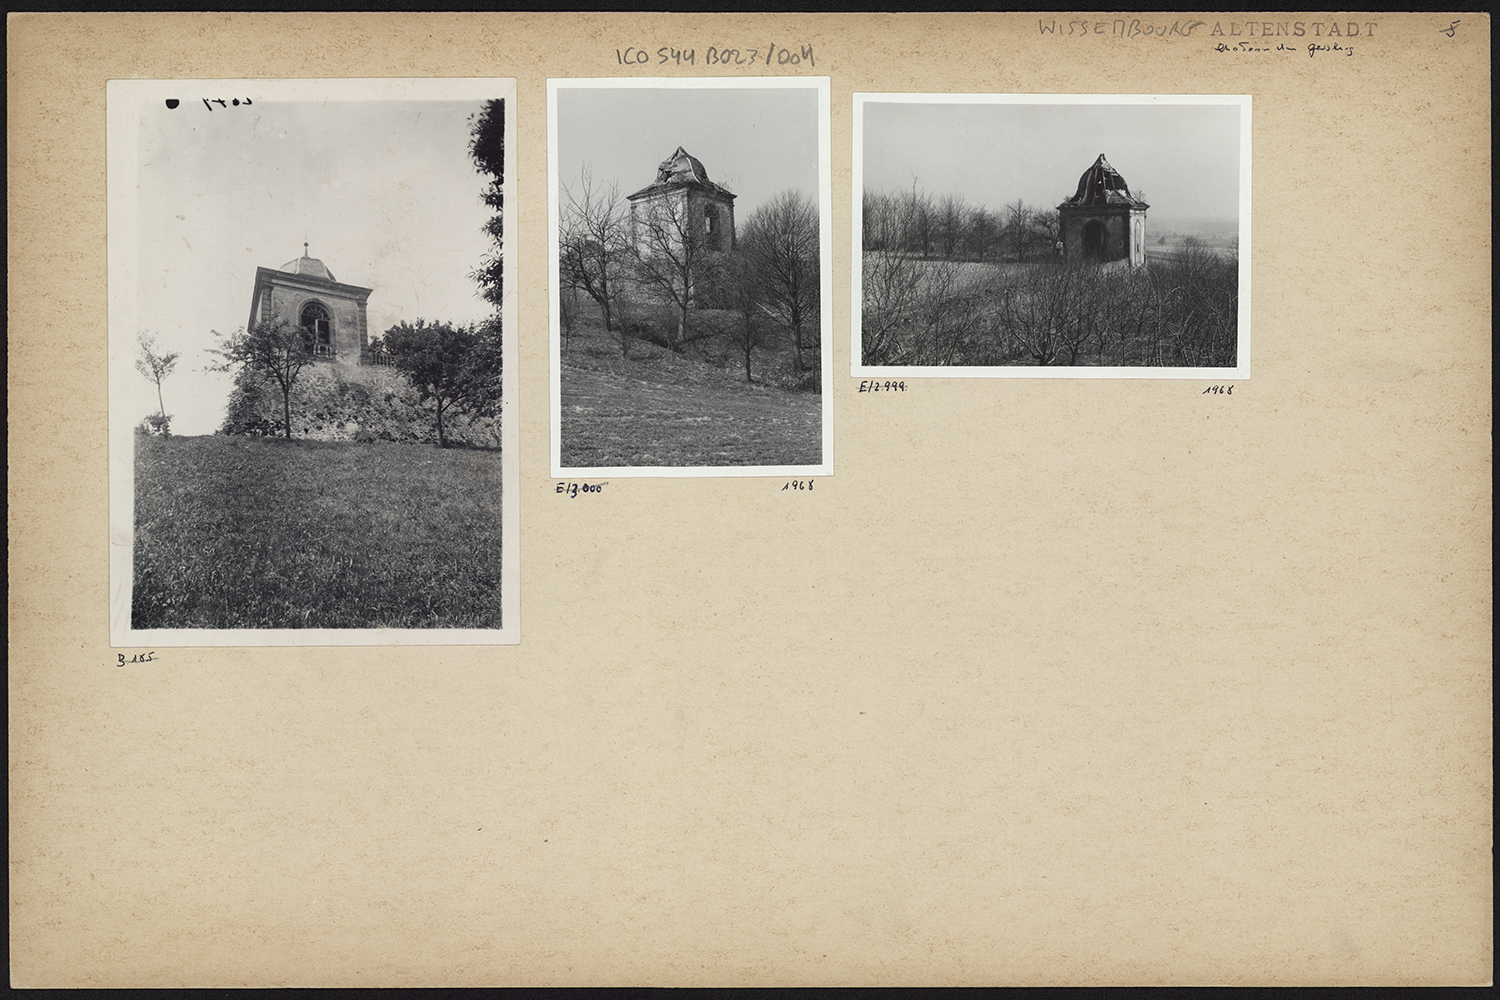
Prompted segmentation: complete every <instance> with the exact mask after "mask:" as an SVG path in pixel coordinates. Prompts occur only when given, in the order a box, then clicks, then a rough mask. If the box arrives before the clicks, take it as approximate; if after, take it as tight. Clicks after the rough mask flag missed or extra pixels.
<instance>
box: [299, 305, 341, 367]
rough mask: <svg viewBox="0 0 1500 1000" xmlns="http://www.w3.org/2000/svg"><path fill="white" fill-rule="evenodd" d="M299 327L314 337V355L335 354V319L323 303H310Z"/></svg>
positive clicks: (303, 311)
mask: <svg viewBox="0 0 1500 1000" xmlns="http://www.w3.org/2000/svg"><path fill="white" fill-rule="evenodd" d="M297 325H298V326H300V327H302V329H304V330H306V331H307V332H308V333H309V334H310V335H311V336H312V348H313V353H314V354H332V353H333V317H332V316H330V315H329V314H328V310H327V309H326V308H324V307H323V304H322V303H320V302H309V303H308V304H307V305H305V306H303V307H302V315H301V317H300V318H299V319H298V321H297Z"/></svg>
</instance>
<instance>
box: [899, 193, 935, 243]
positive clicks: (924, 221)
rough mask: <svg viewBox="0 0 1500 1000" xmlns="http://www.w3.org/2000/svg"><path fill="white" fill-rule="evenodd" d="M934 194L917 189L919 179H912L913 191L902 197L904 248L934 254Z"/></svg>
mask: <svg viewBox="0 0 1500 1000" xmlns="http://www.w3.org/2000/svg"><path fill="white" fill-rule="evenodd" d="M933 211H934V210H933V205H932V196H931V195H929V194H927V193H926V192H923V191H919V190H917V179H916V178H915V177H913V178H912V179H911V191H910V192H909V193H908V194H906V195H905V196H904V197H903V198H902V203H901V229H902V236H903V240H902V242H903V249H906V250H912V251H915V252H917V253H920V254H921V255H922V256H923V257H924V258H926V257H931V256H932V238H933V222H932V216H933Z"/></svg>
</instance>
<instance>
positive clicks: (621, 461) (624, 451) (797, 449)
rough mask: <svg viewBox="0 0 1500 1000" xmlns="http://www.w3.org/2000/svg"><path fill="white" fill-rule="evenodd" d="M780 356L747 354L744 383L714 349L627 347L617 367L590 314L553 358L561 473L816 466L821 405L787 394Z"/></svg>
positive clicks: (806, 380)
mask: <svg viewBox="0 0 1500 1000" xmlns="http://www.w3.org/2000/svg"><path fill="white" fill-rule="evenodd" d="M814 336H815V334H814ZM788 357H789V349H788V348H787V347H786V345H785V343H784V342H783V341H782V339H776V338H773V339H772V340H771V342H770V343H769V344H768V345H767V346H766V347H764V348H756V349H755V351H754V353H753V356H752V364H751V372H752V375H754V376H755V378H756V379H757V381H755V382H753V383H752V382H748V381H747V380H746V378H745V370H744V367H743V361H742V360H741V359H739V358H737V357H736V355H735V353H734V352H733V350H731V349H730V348H729V347H728V346H727V345H726V344H725V343H724V342H723V341H722V340H713V341H709V342H699V343H696V344H693V345H689V347H688V348H686V349H685V350H684V352H683V353H682V354H678V353H675V352H673V351H671V350H668V349H666V348H664V347H660V346H658V345H656V344H653V343H649V342H647V341H644V340H633V341H632V342H631V346H630V357H629V359H626V358H624V357H622V356H621V350H620V345H619V343H618V342H617V341H615V340H614V339H613V338H612V337H609V336H607V335H606V334H605V332H604V329H603V326H602V324H601V323H600V322H599V320H598V318H597V314H596V313H595V312H593V311H591V312H590V313H589V315H588V316H587V317H586V318H581V319H580V321H579V322H578V324H577V326H576V327H575V329H574V332H573V335H572V337H571V338H569V342H568V344H567V346H566V347H565V348H564V350H563V352H562V364H561V368H560V380H561V385H562V426H561V437H562V462H563V465H564V466H567V467H570V468H587V467H596V466H625V467H631V466H669V467H682V466H713V467H718V466H737V465H816V464H818V463H820V462H821V461H822V409H821V407H822V397H821V396H820V395H819V394H818V393H816V392H809V391H800V390H798V389H794V388H788V387H787V386H789V385H794V384H796V382H795V381H794V380H793V379H792V377H791V375H790V373H789V370H788V367H787V366H788V360H787V359H788ZM801 384H803V385H809V384H811V385H814V386H816V385H817V380H816V374H815V373H811V375H810V377H808V376H804V377H803V379H802V380H801Z"/></svg>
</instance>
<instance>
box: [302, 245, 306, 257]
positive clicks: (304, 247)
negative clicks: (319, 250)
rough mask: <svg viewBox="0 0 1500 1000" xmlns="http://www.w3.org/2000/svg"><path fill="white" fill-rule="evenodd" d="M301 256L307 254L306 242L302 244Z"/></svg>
mask: <svg viewBox="0 0 1500 1000" xmlns="http://www.w3.org/2000/svg"><path fill="white" fill-rule="evenodd" d="M302 256H304V257H306V256H307V244H306V243H304V244H302Z"/></svg>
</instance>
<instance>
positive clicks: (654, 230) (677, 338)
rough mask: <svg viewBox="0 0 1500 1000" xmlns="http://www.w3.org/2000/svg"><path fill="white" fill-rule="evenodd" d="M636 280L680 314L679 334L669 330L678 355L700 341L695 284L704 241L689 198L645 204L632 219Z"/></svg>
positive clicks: (668, 338) (672, 346)
mask: <svg viewBox="0 0 1500 1000" xmlns="http://www.w3.org/2000/svg"><path fill="white" fill-rule="evenodd" d="M631 228H632V230H633V232H632V240H631V243H632V246H633V248H634V261H633V263H634V271H635V277H636V280H638V281H639V282H640V283H641V284H642V285H645V286H647V287H649V288H653V289H655V290H656V291H657V292H659V293H660V294H661V295H662V297H663V298H665V299H666V300H667V301H668V302H669V303H671V305H672V307H673V308H674V309H675V310H676V312H677V330H676V332H675V333H674V332H673V331H672V329H671V327H670V326H668V328H667V331H666V334H667V343H668V345H669V346H670V347H671V348H672V349H673V350H674V351H675V350H681V348H682V345H683V344H685V343H687V342H688V341H690V340H693V339H696V338H694V336H693V333H692V307H693V301H694V292H695V282H696V281H697V280H698V278H699V277H701V275H700V272H701V271H702V270H703V268H702V266H701V262H700V258H701V257H702V255H703V243H702V238H701V236H700V234H699V233H698V232H696V230H695V227H694V225H693V213H692V210H691V208H690V206H689V205H688V201H687V197H686V196H683V197H681V198H677V197H672V196H670V195H669V196H668V197H666V198H663V199H660V200H654V201H651V202H647V203H643V205H642V206H640V208H639V210H638V211H637V212H636V213H635V214H634V215H632V217H631Z"/></svg>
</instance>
